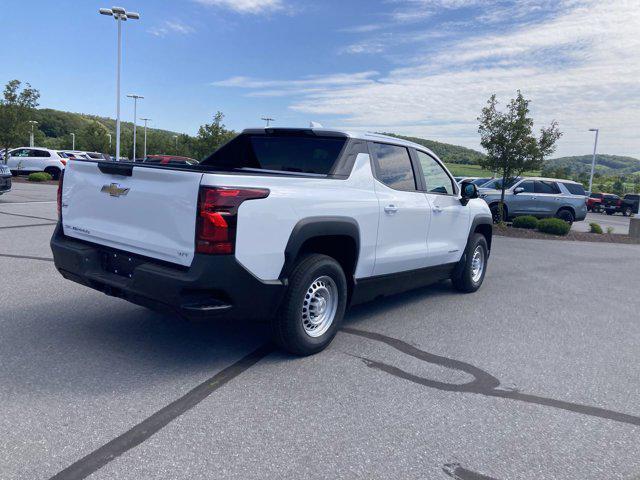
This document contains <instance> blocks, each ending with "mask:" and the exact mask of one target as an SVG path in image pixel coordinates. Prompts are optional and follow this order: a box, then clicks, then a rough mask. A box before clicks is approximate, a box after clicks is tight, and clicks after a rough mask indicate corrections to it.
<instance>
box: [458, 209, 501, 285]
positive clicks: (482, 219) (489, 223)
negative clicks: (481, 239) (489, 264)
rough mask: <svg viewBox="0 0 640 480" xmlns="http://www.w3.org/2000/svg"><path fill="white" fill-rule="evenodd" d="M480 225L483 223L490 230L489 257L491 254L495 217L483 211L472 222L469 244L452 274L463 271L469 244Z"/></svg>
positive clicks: (488, 241) (488, 239)
mask: <svg viewBox="0 0 640 480" xmlns="http://www.w3.org/2000/svg"><path fill="white" fill-rule="evenodd" d="M480 225H483V226H484V228H485V229H487V230H488V231H489V238H487V246H488V247H489V251H488V252H487V258H488V257H489V256H490V255H491V240H492V238H493V217H492V216H491V215H487V214H484V213H481V214H479V215H476V216H475V217H474V218H473V221H472V222H471V226H470V227H469V236H468V237H467V244H466V245H465V247H464V252H463V254H462V257H461V258H460V261H459V262H458V264H457V265H456V267H455V269H454V271H453V275H452V276H458V275H460V273H461V272H462V269H463V268H464V265H465V263H466V261H467V246H468V245H469V242H470V241H471V236H472V235H473V234H474V233H475V231H476V228H478V227H479V226H480Z"/></svg>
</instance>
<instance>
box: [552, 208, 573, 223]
mask: <svg viewBox="0 0 640 480" xmlns="http://www.w3.org/2000/svg"><path fill="white" fill-rule="evenodd" d="M556 218H559V219H560V220H564V221H565V222H567V223H568V224H569V225H572V224H573V222H574V221H575V217H574V216H573V213H571V212H570V211H569V210H566V209H565V210H558V213H556Z"/></svg>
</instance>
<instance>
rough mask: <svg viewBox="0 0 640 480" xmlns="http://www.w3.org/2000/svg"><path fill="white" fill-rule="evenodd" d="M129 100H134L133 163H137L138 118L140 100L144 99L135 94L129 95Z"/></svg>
mask: <svg viewBox="0 0 640 480" xmlns="http://www.w3.org/2000/svg"><path fill="white" fill-rule="evenodd" d="M127 97H128V98H133V161H134V162H135V161H136V124H137V123H138V119H137V118H136V117H137V115H138V100H139V99H143V98H144V97H143V96H142V95H136V94H135V93H130V94H129V95H127Z"/></svg>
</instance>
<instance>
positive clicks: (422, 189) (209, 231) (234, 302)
mask: <svg viewBox="0 0 640 480" xmlns="http://www.w3.org/2000/svg"><path fill="white" fill-rule="evenodd" d="M58 201H59V208H60V212H61V216H60V221H59V223H58V226H57V228H56V230H55V233H54V235H53V238H52V240H51V247H52V250H53V256H54V259H55V265H56V267H57V268H58V270H59V271H60V273H61V274H62V275H63V276H64V277H65V278H67V279H69V280H73V281H75V282H78V283H81V284H84V285H86V286H88V287H91V288H94V289H97V290H100V291H102V292H104V293H106V294H108V295H113V296H117V297H121V298H124V299H126V300H129V301H131V302H134V303H137V304H141V305H145V306H149V307H154V308H158V309H160V310H169V311H172V312H177V313H179V314H180V315H182V316H185V317H188V318H194V317H196V318H197V317H205V318H208V317H213V316H220V315H226V316H234V317H244V318H253V319H264V320H270V321H271V323H272V327H273V334H274V338H275V340H276V342H277V343H278V344H279V345H281V346H282V347H283V348H285V349H287V350H289V351H291V352H294V353H296V354H302V355H307V354H311V353H315V352H318V351H320V350H322V349H323V348H324V347H325V346H326V345H328V344H329V342H330V341H331V340H332V338H333V337H334V335H335V334H336V332H337V331H338V329H339V326H340V322H341V320H342V316H343V314H344V312H345V309H346V308H347V306H348V305H352V304H355V303H360V302H364V301H367V300H371V299H374V298H376V297H379V296H382V295H387V294H392V293H397V292H400V291H404V290H408V289H411V288H416V287H419V286H423V285H425V284H428V283H431V282H434V281H439V280H444V279H451V280H452V281H453V285H454V286H455V287H456V288H457V289H458V290H461V291H463V292H473V291H475V290H477V289H478V288H479V287H480V285H481V284H482V281H483V279H484V275H485V272H486V268H487V261H488V259H489V252H490V248H491V239H492V220H491V213H490V210H489V207H488V206H487V204H486V203H485V202H484V201H482V200H481V199H479V198H477V187H476V186H475V185H473V184H471V183H463V184H462V185H461V186H458V185H457V184H456V182H455V181H454V179H453V177H452V176H451V174H450V173H449V172H448V171H447V169H446V168H445V167H444V165H443V164H442V163H441V162H440V160H439V159H438V158H437V157H436V155H434V154H433V153H432V152H431V151H429V150H428V149H426V148H425V147H423V146H421V145H417V144H414V143H410V142H406V141H404V140H401V139H398V138H392V137H387V136H383V135H375V134H354V133H348V132H342V131H331V130H325V129H279V128H274V129H252V130H245V131H244V132H243V133H242V134H241V135H239V136H237V137H236V138H234V139H233V140H231V141H230V142H229V143H227V144H226V145H224V146H222V147H221V148H220V149H218V150H217V151H216V152H214V153H213V154H212V155H211V156H210V157H208V158H207V159H205V160H204V161H203V162H201V163H200V164H197V165H188V164H185V165H182V166H177V165H171V166H166V167H165V166H162V165H159V164H148V163H132V162H128V163H125V162H117V163H116V162H106V161H105V162H97V161H93V160H76V161H72V162H69V164H68V165H67V170H66V171H65V173H64V177H63V179H62V182H61V190H60V192H59V195H58Z"/></svg>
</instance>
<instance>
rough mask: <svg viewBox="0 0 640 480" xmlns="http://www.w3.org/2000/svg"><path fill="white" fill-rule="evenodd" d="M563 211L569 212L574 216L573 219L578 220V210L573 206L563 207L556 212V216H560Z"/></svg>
mask: <svg viewBox="0 0 640 480" xmlns="http://www.w3.org/2000/svg"><path fill="white" fill-rule="evenodd" d="M562 210H567V211H569V212H570V213H571V215H573V218H574V219H575V218H576V210H575V209H574V208H573V207H572V206H571V205H563V206H561V207H560V208H559V209H558V210H556V215H558V214H559V213H560V212H561V211H562Z"/></svg>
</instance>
